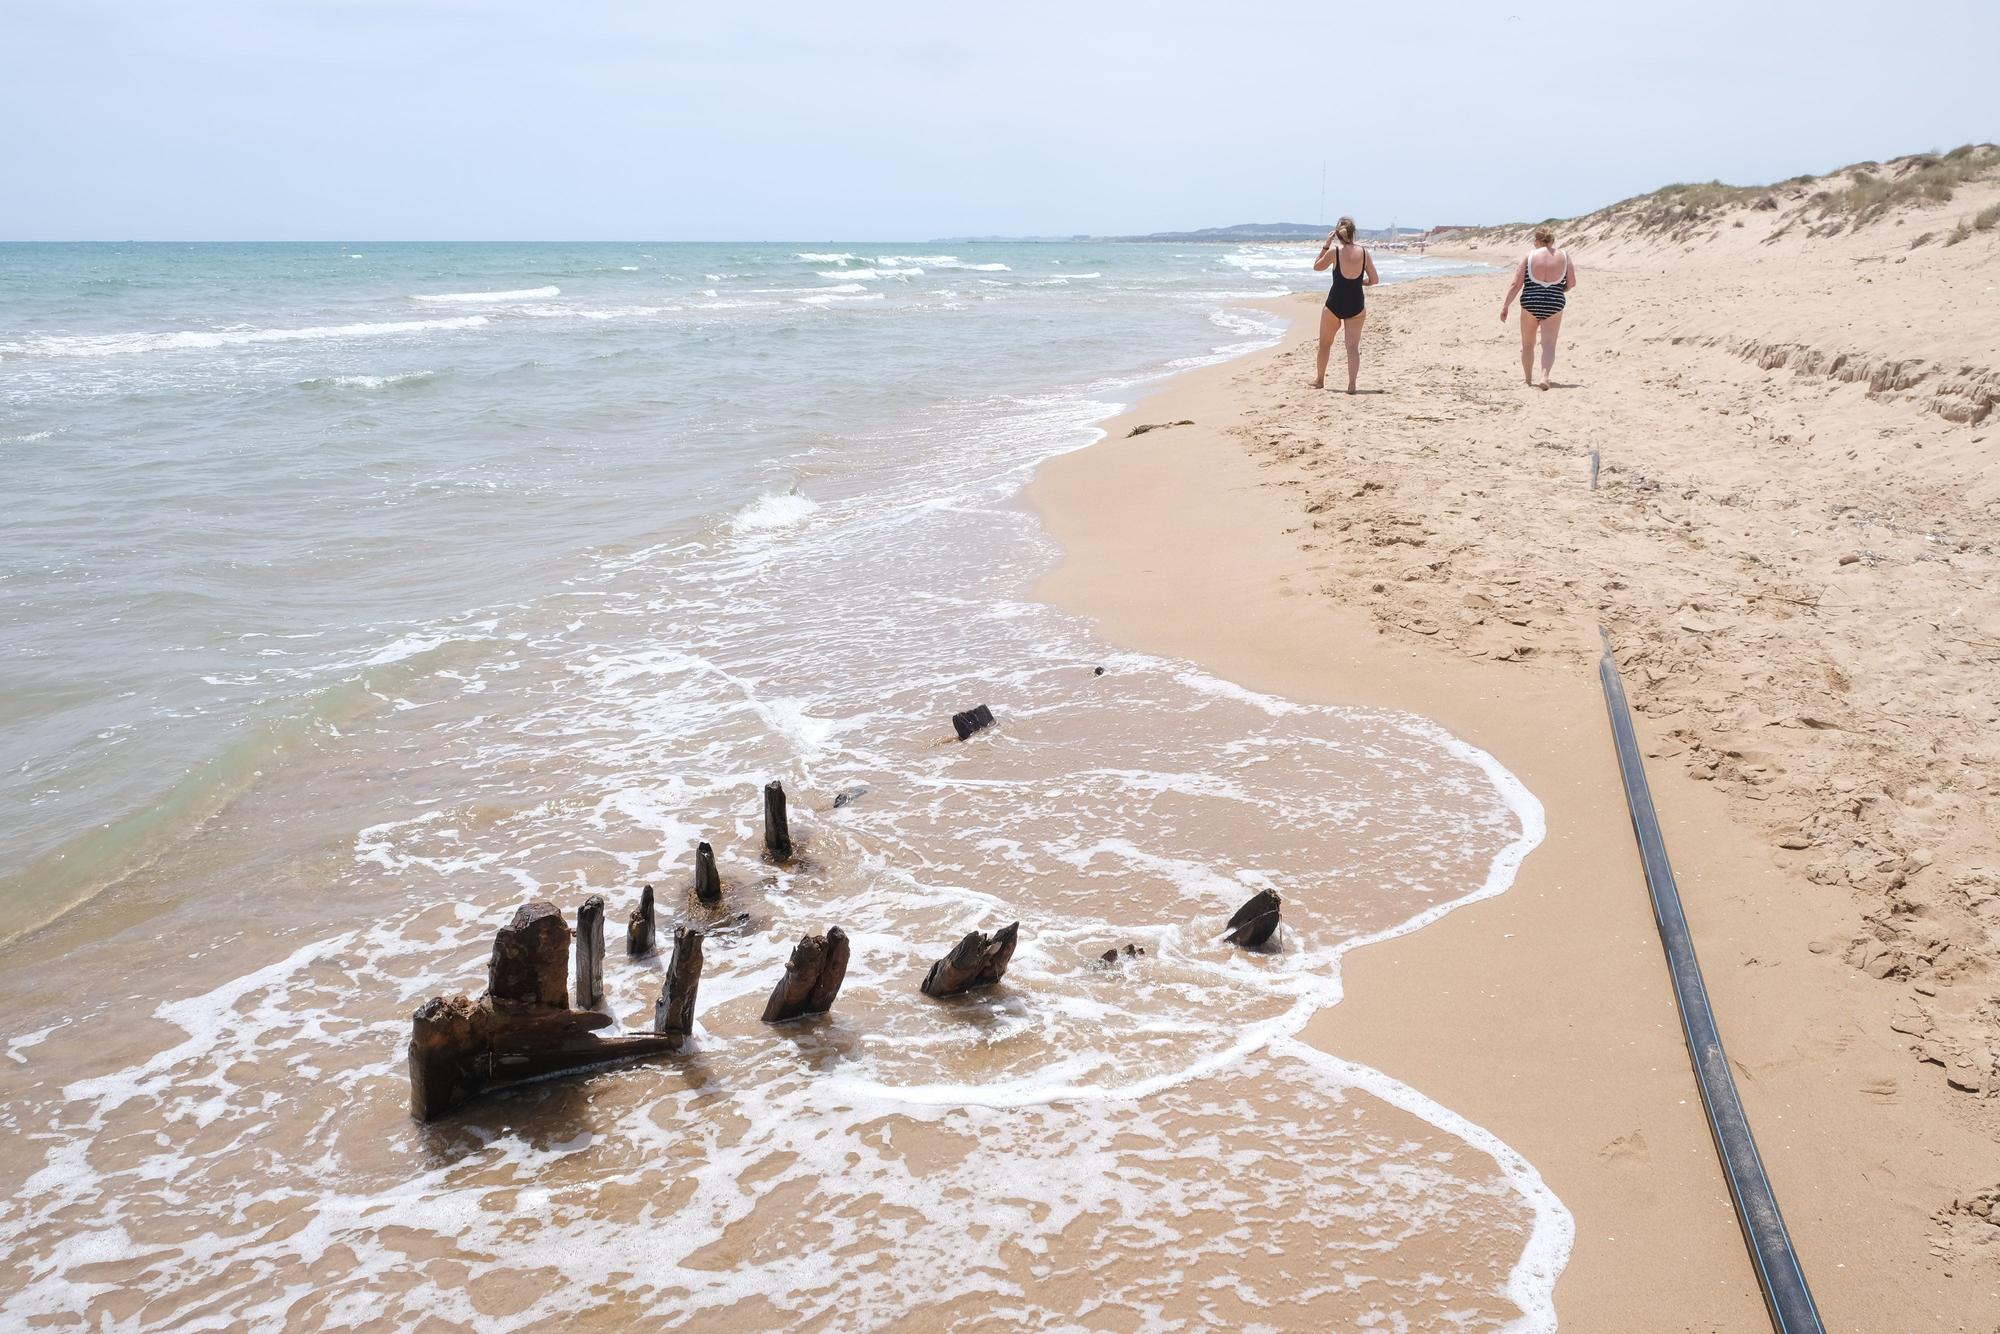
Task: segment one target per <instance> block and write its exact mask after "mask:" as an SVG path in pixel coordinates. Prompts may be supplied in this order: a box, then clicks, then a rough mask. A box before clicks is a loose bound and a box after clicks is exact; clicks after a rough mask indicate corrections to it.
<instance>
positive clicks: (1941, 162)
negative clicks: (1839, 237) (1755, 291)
mask: <svg viewBox="0 0 2000 1334" xmlns="http://www.w3.org/2000/svg"><path fill="white" fill-rule="evenodd" d="M1996 173H2000V147H1995V146H1994V145H1992V144H1962V145H1960V146H1959V147H1957V148H1954V149H1952V150H1951V151H1950V152H1949V153H1918V154H1915V155H1912V156H1910V157H1901V158H1896V159H1894V160H1892V161H1889V162H1856V163H1853V164H1851V165H1849V166H1846V167H1842V168H1841V169H1840V170H1838V171H1835V172H1829V173H1828V174H1827V175H1825V176H1794V177H1791V178H1790V179H1789V180H1783V181H1779V182H1778V183H1776V184H1775V185H1725V184H1723V183H1722V182H1721V181H1700V182H1693V181H1680V182H1676V183H1675V184H1673V185H1667V186H1662V187H1661V188H1659V189H1658V190H1654V191H1652V192H1651V193H1650V194H1643V195H1634V196H1633V197H1632V198H1630V199H1621V200H1619V201H1618V202H1617V203H1615V204H1612V205H1610V206H1609V207H1607V208H1602V209H1599V210H1598V211H1597V212H1595V213H1591V214H1587V215H1585V216H1584V217H1581V218H1577V219H1575V220H1574V221H1572V222H1569V223H1568V224H1567V227H1568V229H1570V230H1573V231H1588V230H1590V229H1593V228H1595V227H1597V226H1600V225H1607V226H1615V227H1619V228H1629V229H1630V230H1632V231H1635V232H1638V233H1640V234H1654V235H1658V234H1666V235H1669V236H1672V237H1674V238H1675V239H1685V238H1687V237H1689V236H1692V235H1693V234H1694V233H1696V232H1697V231H1700V230H1702V229H1703V228H1704V227H1705V226H1708V225H1714V226H1720V225H1721V221H1722V217H1723V215H1725V214H1727V213H1730V212H1732V211H1734V210H1737V209H1742V208H1749V209H1755V210H1757V211H1759V212H1769V213H1777V212H1790V213H1793V214H1794V215H1795V216H1803V217H1804V218H1806V219H1809V220H1810V219H1817V220H1818V224H1819V225H1817V226H1810V227H1809V230H1810V231H1811V232H1812V234H1813V235H1817V236H1824V235H1830V234H1832V233H1834V232H1840V231H1847V230H1851V229H1853V228H1858V227H1863V226H1866V225H1867V224H1868V223H1871V222H1873V221H1875V220H1876V219H1878V218H1881V217H1884V216H1886V215H1887V214H1889V213H1891V212H1894V211H1897V210H1900V209H1904V208H1910V207H1919V206H1923V205H1929V204H1943V203H1949V202H1950V201H1951V198H1952V196H1953V194H1954V192H1955V191H1956V190H1957V189H1958V187H1959V186H1961V185H1964V184H1965V183H1967V182H1968V181H1974V180H1979V179H1982V178H1985V177H1989V176H1992V175H1995V174H1996ZM1988 212H1989V213H1994V214H1995V215H1996V216H1995V218H1994V219H1992V220H1989V221H1987V222H1986V223H1985V224H1984V225H1983V226H1982V225H1980V224H1978V223H1977V222H1975V224H1974V225H1975V226H1976V227H1978V229H1979V230H1981V231H1986V230H1990V229H1991V228H1992V227H1993V226H1995V225H1996V223H2000V210H1988ZM1981 216H1982V217H1984V216H1985V215H1984V214H1982V215H1981ZM1738 222H1739V224H1740V219H1739V220H1738ZM1790 227H1791V221H1790V220H1789V219H1788V220H1787V221H1786V222H1785V224H1784V226H1783V228H1782V229H1781V230H1784V231H1788V230H1790Z"/></svg>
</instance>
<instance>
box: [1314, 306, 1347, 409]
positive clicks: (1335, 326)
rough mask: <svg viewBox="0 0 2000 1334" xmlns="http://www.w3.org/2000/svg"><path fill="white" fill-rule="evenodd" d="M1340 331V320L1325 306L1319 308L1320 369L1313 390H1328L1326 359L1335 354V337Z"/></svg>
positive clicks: (1315, 375)
mask: <svg viewBox="0 0 2000 1334" xmlns="http://www.w3.org/2000/svg"><path fill="white" fill-rule="evenodd" d="M1339 330H1340V320H1339V318H1338V317H1337V316H1336V315H1335V314H1334V313H1333V312H1332V311H1330V310H1328V309H1327V308H1326V307H1325V306H1321V307H1320V308H1319V369H1318V370H1317V371H1315V372H1314V373H1313V388H1315V389H1324V388H1326V359H1327V357H1328V356H1329V355H1331V354H1332V352H1333V336H1334V334H1336V333H1338V332H1339Z"/></svg>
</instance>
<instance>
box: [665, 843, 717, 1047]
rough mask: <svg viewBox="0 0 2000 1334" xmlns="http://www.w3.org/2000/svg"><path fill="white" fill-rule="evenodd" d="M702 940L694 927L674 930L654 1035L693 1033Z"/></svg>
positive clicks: (685, 1034) (682, 1035)
mask: <svg viewBox="0 0 2000 1334" xmlns="http://www.w3.org/2000/svg"><path fill="white" fill-rule="evenodd" d="M703 846H704V847H706V846H707V845H706V844H704V845H703ZM701 940H702V936H701V932H699V931H696V930H694V929H693V928H691V927H685V926H677V927H675V928H674V955H673V958H672V959H670V960H668V962H667V976H666V980H665V981H664V982H663V983H661V985H660V998H659V999H658V1000H656V1001H654V1002H653V1031H654V1032H655V1033H670V1034H673V1035H675V1036H677V1037H686V1036H687V1035H688V1034H690V1033H692V1032H694V994H695V988H696V987H697V986H698V985H700V983H701Z"/></svg>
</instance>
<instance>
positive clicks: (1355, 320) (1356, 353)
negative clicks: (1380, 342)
mask: <svg viewBox="0 0 2000 1334" xmlns="http://www.w3.org/2000/svg"><path fill="white" fill-rule="evenodd" d="M1367 322H1368V312H1367V311H1365V310H1364V311H1362V312H1361V313H1360V314H1359V315H1350V316H1348V318H1347V319H1346V321H1345V324H1346V326H1347V329H1346V333H1347V392H1348V393H1350V394H1351V393H1353V392H1354V379H1355V377H1356V376H1358V375H1360V374H1361V326H1362V325H1364V324H1366V323H1367Z"/></svg>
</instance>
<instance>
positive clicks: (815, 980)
mask: <svg viewBox="0 0 2000 1334" xmlns="http://www.w3.org/2000/svg"><path fill="white" fill-rule="evenodd" d="M846 977H847V933H846V932H845V931H842V930H841V929H840V928H839V927H837V926H836V927H830V928H829V929H828V930H827V933H826V934H825V935H823V936H815V935H804V936H801V937H799V943H798V944H797V945H795V946H793V947H792V957H791V958H790V959H789V960H788V961H787V962H786V963H785V971H784V973H783V975H782V976H780V977H779V978H778V985H777V986H775V987H773V988H772V990H771V999H770V1000H768V1001H766V1002H765V1004H764V1022H765V1023H767V1024H782V1023H785V1022H787V1021H788V1020H792V1019H802V1018H804V1017H805V1016H807V1015H809V1014H825V1013H826V1012H827V1011H828V1010H831V1009H832V1008H833V1002H834V998H835V997H837V996H839V995H840V984H841V982H842V981H843V980H844V979H845V978H846Z"/></svg>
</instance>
